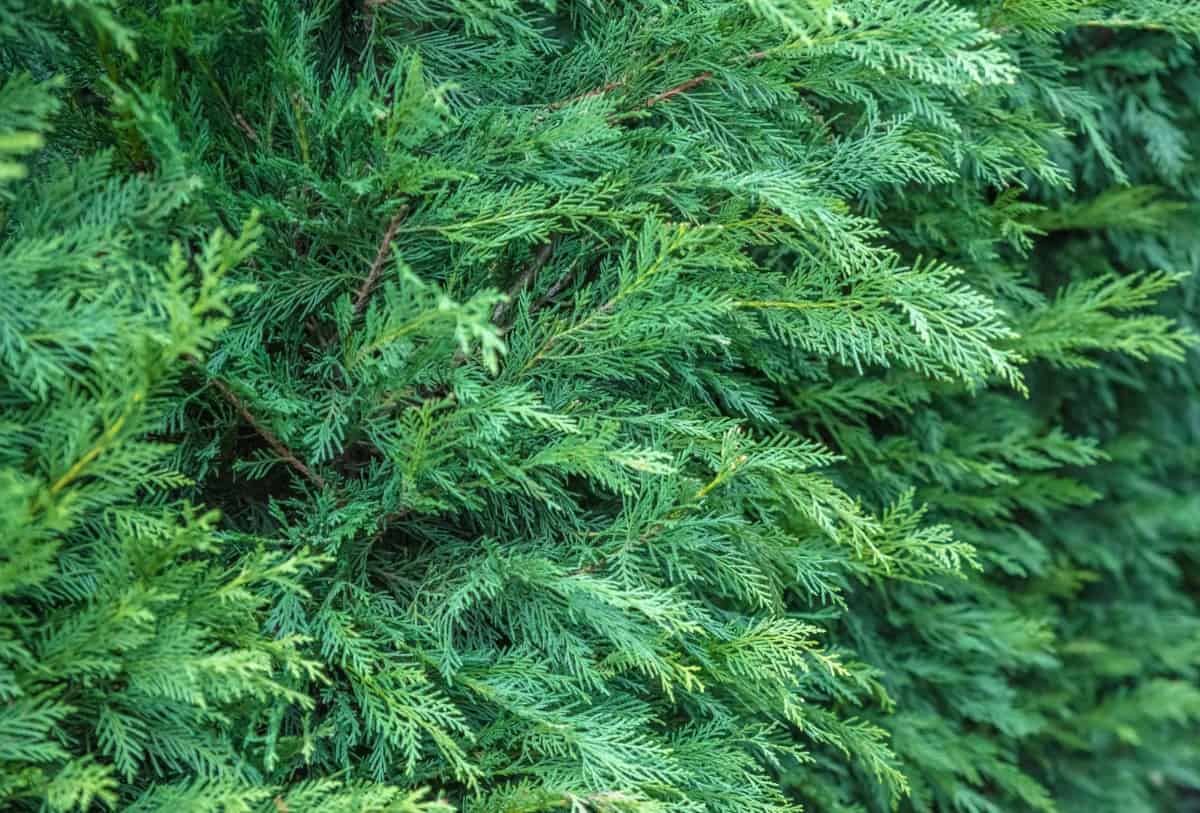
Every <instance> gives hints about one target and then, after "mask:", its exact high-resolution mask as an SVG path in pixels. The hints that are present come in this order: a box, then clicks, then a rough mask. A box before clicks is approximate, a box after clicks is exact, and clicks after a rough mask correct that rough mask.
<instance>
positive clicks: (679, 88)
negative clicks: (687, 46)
mask: <svg viewBox="0 0 1200 813" xmlns="http://www.w3.org/2000/svg"><path fill="white" fill-rule="evenodd" d="M712 78H713V74H712V71H705V72H704V73H702V74H699V75H697V76H693V77H692V78H691V79H689V80H687V81H686V82H680V83H679V84H678V85H676V86H675V87H673V88H669V89H667V90H664V91H663V92H662V93H658V94H655V95H654V96H651V97H650V98H649V99H647V100H646V101H645V103H644V104H643V105H642V106H643V107H654V105H656V104H659V103H660V102H665V101H667V100H668V99H670V98H671V97H673V96H678V95H679V94H680V93H687V92H688V91H689V90H691V89H692V88H696V87H699V86H700V85H703V84H704V83H705V82H707V81H708V80H709V79H712Z"/></svg>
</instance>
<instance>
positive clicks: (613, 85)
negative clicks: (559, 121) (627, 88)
mask: <svg viewBox="0 0 1200 813" xmlns="http://www.w3.org/2000/svg"><path fill="white" fill-rule="evenodd" d="M624 85H625V80H624V79H618V80H616V81H615V82H609V83H608V84H607V85H605V86H604V87H598V88H592V89H591V90H589V91H588V92H587V93H580V94H579V95H578V96H572V97H571V98H569V99H562V100H560V101H557V102H552V103H550V104H548V105H546V109H547V110H561V109H562V108H564V107H566V106H567V105H569V104H574V103H575V102H582V101H583V100H584V99H591V98H594V97H596V96H603V95H604V94H605V93H608V92H609V91H612V90H616V89H617V88H619V87H623V86H624Z"/></svg>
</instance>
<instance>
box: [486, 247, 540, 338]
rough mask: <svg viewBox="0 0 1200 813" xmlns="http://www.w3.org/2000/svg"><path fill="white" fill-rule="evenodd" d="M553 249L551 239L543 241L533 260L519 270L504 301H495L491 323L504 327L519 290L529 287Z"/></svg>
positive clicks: (519, 293)
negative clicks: (519, 273)
mask: <svg viewBox="0 0 1200 813" xmlns="http://www.w3.org/2000/svg"><path fill="white" fill-rule="evenodd" d="M553 250H554V242H553V241H550V242H546V243H543V244H542V245H541V247H540V248H538V252H537V254H536V255H535V256H534V258H533V261H532V262H530V263H529V265H528V266H527V267H526V268H525V270H524V271H522V272H521V275H520V276H519V277H517V279H516V282H514V283H513V284H512V286H510V287H509V289H508V294H507V296H506V298H505V299H504V301H503V302H497V303H496V307H495V308H494V309H493V310H492V323H493V324H495V325H496V326H497V327H504V321H505V318H506V317H507V316H508V312H509V311H510V310H512V306H513V303H515V302H516V301H517V297H518V296H520V295H521V292H522V291H524V290H525V289H526V288H528V287H529V284H530V283H531V282H533V280H534V278H535V277H536V276H537V274H538V272H539V271H541V270H542V268H543V267H544V266H545V265H546V263H547V262H549V261H550V254H551V252H552V251H553Z"/></svg>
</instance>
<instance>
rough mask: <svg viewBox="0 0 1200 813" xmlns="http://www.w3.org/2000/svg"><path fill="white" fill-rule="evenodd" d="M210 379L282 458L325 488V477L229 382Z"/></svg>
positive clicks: (314, 483) (244, 419) (311, 480)
mask: <svg viewBox="0 0 1200 813" xmlns="http://www.w3.org/2000/svg"><path fill="white" fill-rule="evenodd" d="M210 380H211V381H212V385H213V386H214V387H216V388H217V389H218V390H219V391H220V393H221V395H223V396H225V400H226V401H228V402H229V403H230V405H231V406H232V407H233V408H234V409H235V410H237V412H238V414H239V415H241V416H242V420H243V421H245V422H246V423H248V424H250V426H251V427H252V428H253V429H254V431H255V432H257V433H258V434H259V436H260V437H261V438H262V439H263V440H265V441H266V442H267V445H268V446H270V447H271V449H272V450H273V451H274V452H275V454H276V455H278V456H279V457H280V458H281V459H282V460H284V461H286V462H287V464H288V465H289V466H291V467H292V468H293V469H295V470H296V471H298V472H300V473H301V474H302V475H304V477H305V479H307V480H308V481H309V482H310V483H312V484H313V485H315V486H316V487H317V488H320V489H324V488H325V478H323V477H322V476H321V475H319V474H317V473H316V472H315V471H313V470H312V469H310V468H309V467H308V464H306V463H305V462H304V461H303V460H301V459H300V458H298V457H296V454H295V452H293V451H292V450H291V449H289V448H288V446H287V444H285V443H284V442H283V441H282V440H280V439H279V437H278V436H277V435H276V434H275V433H274V432H272V431H271V430H270V429H268V428H267V427H266V426H264V425H263V424H262V422H260V421H259V420H258V418H256V417H254V413H253V412H251V411H250V409H249V407H247V406H246V403H245V402H244V401H243V400H242V399H241V398H239V397H238V395H237V393H235V392H234V391H233V390H231V389H230V388H229V385H228V384H226V383H225V382H224V381H222V380H221V379H219V378H213V379H210Z"/></svg>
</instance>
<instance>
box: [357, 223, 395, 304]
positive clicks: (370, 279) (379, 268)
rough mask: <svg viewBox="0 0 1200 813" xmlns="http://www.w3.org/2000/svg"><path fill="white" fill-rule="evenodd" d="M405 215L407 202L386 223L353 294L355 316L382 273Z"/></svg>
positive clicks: (369, 296)
mask: <svg viewBox="0 0 1200 813" xmlns="http://www.w3.org/2000/svg"><path fill="white" fill-rule="evenodd" d="M407 215H408V204H405V205H404V206H402V207H401V208H400V211H399V212H397V213H396V214H395V216H393V217H392V220H391V222H390V223H388V227H387V231H385V232H384V233H383V239H382V240H380V241H379V250H378V251H376V252H375V260H374V261H373V262H372V263H371V270H370V271H368V272H367V276H366V278H365V279H364V280H363V282H362V285H360V286H359V288H358V293H357V294H355V295H354V315H355V316H359V315H361V314H362V312H363V310H364V309H365V308H366V307H367V301H368V300H369V299H370V298H371V292H372V291H374V290H375V286H376V285H377V284H379V276H380V275H381V274H382V273H383V267H384V265H385V264H386V263H387V258H388V252H389V251H390V250H391V247H392V240H394V239H395V237H396V230H397V229H399V228H400V224H401V223H403V222H404V218H405V217H406V216H407Z"/></svg>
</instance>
